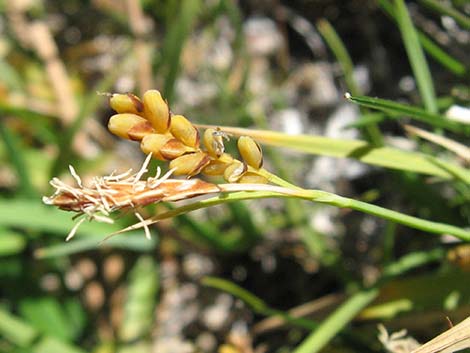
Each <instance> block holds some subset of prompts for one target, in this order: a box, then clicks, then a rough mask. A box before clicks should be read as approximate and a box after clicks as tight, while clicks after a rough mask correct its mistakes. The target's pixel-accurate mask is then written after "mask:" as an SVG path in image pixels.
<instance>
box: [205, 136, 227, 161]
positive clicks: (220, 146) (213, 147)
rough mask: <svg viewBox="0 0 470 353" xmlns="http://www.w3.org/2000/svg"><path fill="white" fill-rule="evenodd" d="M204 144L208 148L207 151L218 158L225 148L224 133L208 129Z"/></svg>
mask: <svg viewBox="0 0 470 353" xmlns="http://www.w3.org/2000/svg"><path fill="white" fill-rule="evenodd" d="M202 139H203V142H204V146H205V147H206V149H207V153H209V155H210V156H211V157H214V158H218V157H220V156H221V155H222V154H223V153H224V150H225V147H224V141H223V133H221V132H220V131H218V130H215V129H206V131H204V135H203V137H202Z"/></svg>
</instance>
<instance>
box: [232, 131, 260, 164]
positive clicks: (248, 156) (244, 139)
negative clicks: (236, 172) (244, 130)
mask: <svg viewBox="0 0 470 353" xmlns="http://www.w3.org/2000/svg"><path fill="white" fill-rule="evenodd" d="M237 146H238V151H239V152H240V154H241V156H242V158H243V160H244V161H245V162H246V164H248V165H249V166H250V167H253V168H255V169H259V168H261V166H262V165H263V152H262V151H261V146H260V145H259V144H258V143H257V142H256V141H255V140H253V139H252V138H251V137H249V136H241V137H240V138H239V139H238V142H237Z"/></svg>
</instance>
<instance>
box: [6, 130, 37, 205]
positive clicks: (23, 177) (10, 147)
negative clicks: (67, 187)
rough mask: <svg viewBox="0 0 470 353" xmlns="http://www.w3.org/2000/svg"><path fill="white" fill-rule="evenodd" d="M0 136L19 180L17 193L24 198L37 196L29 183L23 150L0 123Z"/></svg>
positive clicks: (13, 136)
mask: <svg viewBox="0 0 470 353" xmlns="http://www.w3.org/2000/svg"><path fill="white" fill-rule="evenodd" d="M0 136H1V137H2V140H3V143H4V144H5V150H6V152H7V155H8V158H10V160H11V163H12V164H13V167H14V169H15V172H16V175H17V176H18V179H19V187H20V190H19V193H20V195H22V196H26V197H35V196H37V193H36V190H34V187H33V184H32V182H31V175H30V173H29V169H28V168H27V167H26V163H25V158H24V150H23V147H22V146H21V144H20V141H19V140H18V138H17V137H16V136H15V135H14V134H13V133H12V132H11V131H9V130H8V128H7V127H6V126H5V124H4V123H3V122H2V123H0Z"/></svg>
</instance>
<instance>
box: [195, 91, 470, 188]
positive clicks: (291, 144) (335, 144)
mask: <svg viewBox="0 0 470 353" xmlns="http://www.w3.org/2000/svg"><path fill="white" fill-rule="evenodd" d="M354 101H357V98H356V97H354ZM369 106H371V107H372V106H375V105H373V104H369ZM405 107H408V106H405ZM204 126H208V125H204ZM222 130H223V131H226V132H228V133H231V134H234V135H247V136H251V137H253V138H254V139H256V140H257V141H258V142H260V143H262V144H267V145H271V146H277V147H283V148H290V149H293V150H296V151H300V152H304V153H310V154H318V155H323V156H330V157H337V158H352V159H356V160H359V161H361V162H363V163H367V164H371V165H375V166H380V167H385V168H391V169H397V170H405V171H411V172H415V173H422V174H427V175H432V176H437V177H441V178H444V179H455V175H454V174H453V173H451V172H449V170H454V169H455V170H458V171H459V172H461V173H460V175H461V176H463V177H464V178H465V180H466V181H467V182H469V183H470V171H468V170H465V169H464V168H462V167H460V166H458V165H454V164H451V163H449V162H445V161H441V162H442V163H444V164H442V165H437V164H436V163H435V161H431V160H430V158H431V157H430V156H428V155H426V154H423V153H420V152H409V151H403V150H399V149H396V148H391V147H374V146H372V145H370V144H368V143H367V142H365V141H361V140H344V139H334V138H329V137H323V136H312V135H288V134H284V133H281V132H275V131H268V130H253V129H243V128H236V127H223V128H222ZM444 165H445V166H447V168H444V167H443V166H444Z"/></svg>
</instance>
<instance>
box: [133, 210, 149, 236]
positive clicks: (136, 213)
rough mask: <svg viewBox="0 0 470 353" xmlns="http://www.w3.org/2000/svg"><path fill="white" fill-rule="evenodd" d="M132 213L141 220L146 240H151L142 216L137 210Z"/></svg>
mask: <svg viewBox="0 0 470 353" xmlns="http://www.w3.org/2000/svg"><path fill="white" fill-rule="evenodd" d="M134 214H135V216H136V217H137V218H138V219H139V221H140V222H143V228H144V233H145V237H146V238H147V239H148V240H151V239H152V236H151V235H150V229H149V227H147V225H146V224H145V220H144V218H143V217H142V216H141V215H140V214H139V213H138V212H135V213H134Z"/></svg>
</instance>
